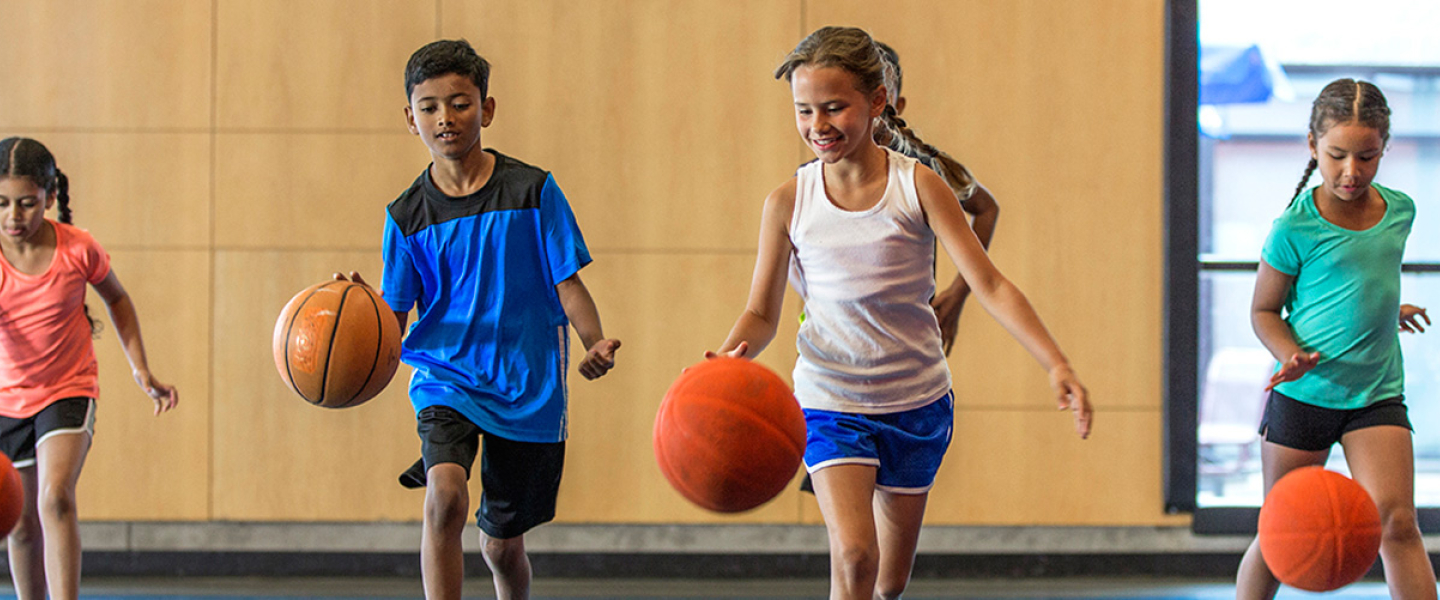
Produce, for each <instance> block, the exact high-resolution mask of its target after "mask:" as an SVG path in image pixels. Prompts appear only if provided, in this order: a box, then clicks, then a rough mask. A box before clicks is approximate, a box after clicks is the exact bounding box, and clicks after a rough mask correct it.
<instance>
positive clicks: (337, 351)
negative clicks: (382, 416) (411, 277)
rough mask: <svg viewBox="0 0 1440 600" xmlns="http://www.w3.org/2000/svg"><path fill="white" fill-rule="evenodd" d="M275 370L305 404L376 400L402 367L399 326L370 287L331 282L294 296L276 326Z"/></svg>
mask: <svg viewBox="0 0 1440 600" xmlns="http://www.w3.org/2000/svg"><path fill="white" fill-rule="evenodd" d="M272 349H273V350H274V352H275V368H276V369H278V370H279V371H280V378H281V379H283V380H284V381H285V385H288V386H290V389H292V390H295V393H297V394H300V397H301V398H304V399H305V401H306V402H309V403H311V404H318V405H320V406H324V407H326V408H346V407H350V406H358V405H360V404H361V403H363V402H365V401H366V400H369V399H371V398H374V397H375V395H376V394H379V393H380V390H382V389H385V385H386V384H388V383H390V378H391V377H394V376H395V369H396V367H399V366H400V324H399V323H397V322H396V321H395V313H394V312H393V311H391V310H390V305H389V304H386V303H385V300H384V299H383V298H381V297H380V294H378V293H376V292H375V290H373V289H371V288H370V286H367V285H361V284H358V283H353V282H349V281H326V282H323V283H318V284H315V285H312V286H310V287H308V288H305V289H304V290H302V291H301V292H300V293H299V294H295V297H294V298H291V299H290V303H289V304H286V305H285V309H284V310H282V311H280V318H279V319H277V320H276V321H275V337H274V341H273V344H272Z"/></svg>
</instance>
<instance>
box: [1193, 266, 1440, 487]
mask: <svg viewBox="0 0 1440 600" xmlns="http://www.w3.org/2000/svg"><path fill="white" fill-rule="evenodd" d="M1254 285H1255V275H1254V273H1248V272H1216V271H1208V272H1205V273H1203V274H1202V276H1201V283H1200V290H1201V292H1200V295H1201V307H1202V312H1201V315H1200V340H1201V352H1200V357H1201V365H1200V368H1201V371H1200V373H1201V377H1200V402H1199V411H1200V414H1199V423H1200V425H1199V431H1198V432H1197V439H1198V442H1199V463H1198V465H1197V468H1198V472H1199V482H1198V483H1199V485H1198V491H1199V497H1198V499H1197V500H1198V502H1199V505H1200V506H1202V507H1212V506H1259V505H1260V501H1261V498H1262V494H1261V490H1262V480H1261V475H1260V446H1259V444H1260V442H1259V436H1258V434H1257V429H1258V427H1259V423H1260V414H1261V411H1262V410H1263V403H1264V400H1263V399H1264V392H1263V389H1264V387H1265V383H1266V380H1267V379H1268V377H1269V373H1270V370H1271V369H1272V368H1273V367H1274V361H1273V359H1272V358H1271V357H1270V355H1269V352H1267V351H1266V350H1265V349H1264V347H1263V346H1261V345H1260V342H1259V340H1258V339H1256V337H1255V334H1254V333H1253V332H1252V331H1251V329H1250V312H1249V311H1250V298H1251V295H1252V294H1253V292H1254ZM1401 287H1402V298H1403V299H1404V300H1405V301H1407V302H1410V303H1413V304H1417V305H1422V306H1423V305H1425V304H1426V303H1427V302H1428V301H1430V300H1433V299H1440V274H1429V273H1425V274H1406V275H1404V276H1402V277H1401ZM1437 306H1440V305H1437ZM1437 317H1440V312H1437ZM1437 320H1440V318H1437ZM1400 346H1401V350H1402V351H1403V352H1404V353H1405V375H1406V376H1405V389H1406V393H1405V396H1406V405H1407V406H1408V407H1409V410H1410V420H1411V423H1412V424H1414V426H1415V429H1416V431H1415V435H1414V437H1413V440H1414V443H1415V461H1416V465H1415V501H1416V503H1417V504H1418V505H1421V506H1440V425H1436V424H1437V423H1440V402H1437V400H1440V396H1437V395H1440V330H1434V331H1427V332H1426V333H1423V334H1418V335H1412V334H1401V336H1400ZM1327 466H1328V467H1329V468H1331V469H1333V470H1336V471H1340V472H1342V473H1349V469H1348V468H1347V467H1346V466H1345V462H1344V453H1343V451H1342V449H1340V448H1339V447H1336V449H1335V451H1334V452H1333V454H1332V456H1331V459H1330V462H1329V464H1328V465H1327Z"/></svg>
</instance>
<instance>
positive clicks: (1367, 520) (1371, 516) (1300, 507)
mask: <svg viewBox="0 0 1440 600" xmlns="http://www.w3.org/2000/svg"><path fill="white" fill-rule="evenodd" d="M1259 536H1260V554H1261V555H1262V556H1264V557H1265V564H1267V565H1269V567H1270V572H1271V573H1274V574H1275V577H1276V578H1277V579H1279V580H1280V581H1281V583H1284V584H1286V585H1289V586H1292V587H1296V588H1299V589H1302V590H1308V591H1312V592H1327V591H1330V590H1334V589H1339V588H1341V587H1344V586H1346V585H1349V584H1351V583H1354V582H1355V581H1356V580H1358V579H1360V578H1361V577H1363V576H1364V575H1365V573H1366V572H1367V571H1369V570H1370V566H1371V565H1373V564H1375V559H1376V558H1377V557H1378V556H1379V552H1380V511H1379V510H1378V509H1376V508H1375V502H1374V501H1373V500H1371V499H1370V494H1368V493H1366V492H1365V488H1363V487H1360V484H1358V483H1355V481H1354V480H1352V479H1350V478H1349V477H1346V476H1344V475H1341V474H1339V473H1335V472H1333V471H1326V470H1325V469H1323V468H1321V467H1305V468H1301V469H1296V470H1294V471H1291V472H1290V473H1287V474H1286V475H1285V476H1284V477H1281V478H1280V481H1277V482H1275V486H1274V487H1272V488H1271V489H1270V494H1269V495H1268V496H1266V497H1265V504H1264V505H1263V506H1261V507H1260V532H1259Z"/></svg>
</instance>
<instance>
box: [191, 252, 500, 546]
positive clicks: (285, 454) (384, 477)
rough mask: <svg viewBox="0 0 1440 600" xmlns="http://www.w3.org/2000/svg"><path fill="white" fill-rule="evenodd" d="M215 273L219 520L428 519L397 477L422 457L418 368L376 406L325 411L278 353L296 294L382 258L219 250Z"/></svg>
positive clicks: (370, 268)
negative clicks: (289, 377) (410, 386)
mask: <svg viewBox="0 0 1440 600" xmlns="http://www.w3.org/2000/svg"><path fill="white" fill-rule="evenodd" d="M215 264H216V266H215V276H216V291H215V339H216V340H217V343H216V345H215V393H214V403H215V406H214V414H215V427H214V431H213V433H212V435H213V440H214V449H213V452H214V465H215V466H214V469H215V471H214V498H215V501H214V510H213V513H212V518H214V519H219V520H260V521H375V520H385V521H395V520H412V519H418V518H419V516H420V505H421V502H422V500H423V497H424V496H423V494H422V493H421V492H416V491H410V490H405V489H403V488H401V487H400V485H399V484H398V483H396V479H395V478H396V476H397V475H399V474H400V472H401V471H404V470H405V468H406V467H409V466H410V463H412V462H414V461H415V459H417V458H419V457H420V442H419V439H418V438H417V437H416V436H415V418H414V416H413V411H412V410H411V408H410V402H409V401H408V400H407V398H406V395H405V387H406V386H405V382H406V381H408V380H409V376H410V375H409V369H408V368H406V367H403V366H402V368H401V370H400V372H398V373H396V375H395V379H394V380H392V381H391V384H390V387H389V388H387V389H386V390H385V391H384V392H382V393H381V394H380V395H379V396H377V397H376V398H375V399H373V400H371V401H370V402H368V403H366V404H364V405H361V406H358V407H354V408H348V409H340V410H335V409H325V408H320V407H316V406H312V405H310V404H308V403H306V402H305V401H304V400H302V399H301V398H300V397H299V396H297V395H296V394H295V393H294V392H292V391H290V390H289V389H288V388H286V387H285V384H284V383H283V382H281V380H280V375H279V374H278V373H277V372H276V371H275V361H274V357H273V354H272V353H271V351H270V341H271V335H272V333H273V332H274V328H275V320H276V318H278V317H279V315H280V310H281V309H282V308H283V307H284V305H285V303H286V302H288V301H289V300H290V298H291V297H292V296H293V295H295V294H296V293H297V292H299V291H300V290H302V289H304V288H305V287H308V286H310V285H312V284H315V283H319V282H321V281H323V280H325V279H327V278H329V277H330V274H331V273H332V272H334V271H336V270H358V271H360V272H361V274H362V275H364V274H376V275H378V274H379V272H380V253H379V252H308V251H289V252H287V251H255V252H252V251H218V252H217V253H216V255H215ZM376 280H378V277H377V278H376ZM477 479H478V478H477Z"/></svg>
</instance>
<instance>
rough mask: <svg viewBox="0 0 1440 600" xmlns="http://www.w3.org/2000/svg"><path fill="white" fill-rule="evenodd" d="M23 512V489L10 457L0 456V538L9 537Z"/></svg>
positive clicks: (18, 473)
mask: <svg viewBox="0 0 1440 600" xmlns="http://www.w3.org/2000/svg"><path fill="white" fill-rule="evenodd" d="M24 511H25V488H24V487H23V484H21V483H20V472H19V471H17V470H15V464H14V463H12V462H10V457H8V456H5V455H4V454H0V537H5V536H7V535H10V530H12V529H15V524H16V523H19V522H20V513H22V512H24Z"/></svg>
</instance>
